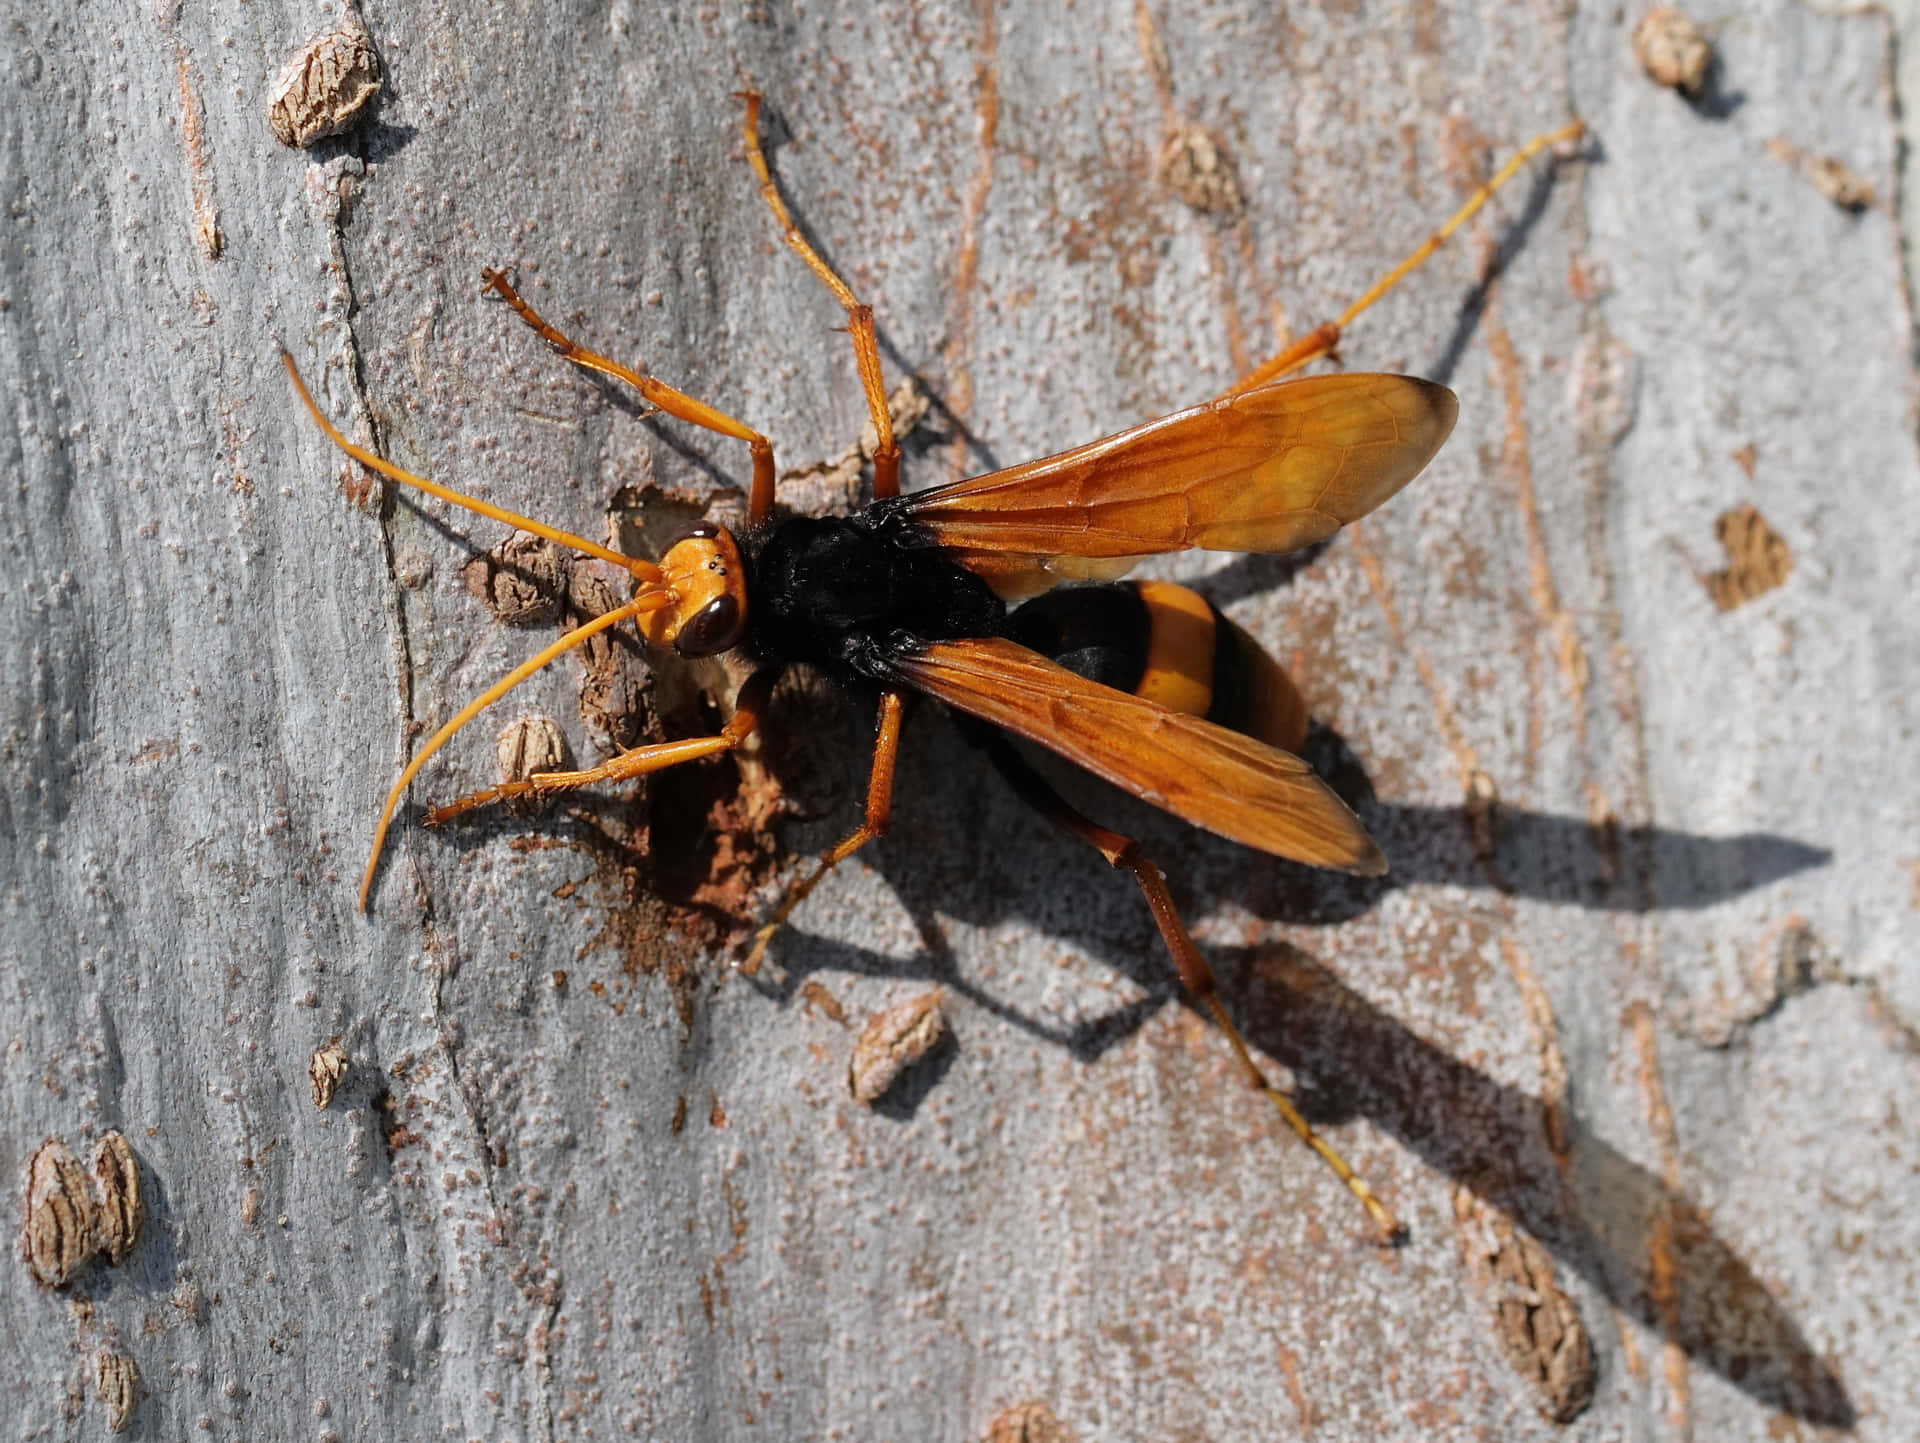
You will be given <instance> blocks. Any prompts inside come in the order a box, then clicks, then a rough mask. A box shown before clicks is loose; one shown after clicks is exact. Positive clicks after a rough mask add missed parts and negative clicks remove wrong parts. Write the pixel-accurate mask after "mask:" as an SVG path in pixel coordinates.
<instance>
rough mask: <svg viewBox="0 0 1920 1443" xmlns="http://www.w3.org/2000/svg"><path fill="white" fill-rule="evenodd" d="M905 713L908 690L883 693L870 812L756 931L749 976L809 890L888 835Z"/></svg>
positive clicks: (869, 789) (749, 957) (869, 786)
mask: <svg viewBox="0 0 1920 1443" xmlns="http://www.w3.org/2000/svg"><path fill="white" fill-rule="evenodd" d="M905 716H906V696H905V695H904V693H901V692H897V691H886V692H882V693H881V694H880V729H879V735H878V736H877V737H876V738H875V740H874V744H873V771H872V772H871V774H870V775H869V776H868V778H867V812H866V816H865V817H864V818H863V819H862V821H861V823H860V825H859V826H857V827H855V828H854V829H853V831H851V832H849V833H848V834H847V835H846V836H845V837H843V838H841V839H840V841H839V843H838V844H837V845H836V846H834V847H833V848H832V849H831V850H829V851H827V852H826V853H824V854H823V855H822V856H821V858H820V862H819V865H818V866H816V867H815V868H814V870H813V871H812V872H811V873H810V874H809V875H807V876H806V877H803V878H802V879H801V880H800V881H798V882H796V883H794V885H793V886H791V887H789V888H788V889H787V893H786V895H785V896H784V897H782V898H781V899H780V905H779V906H777V907H775V908H774V909H773V915H772V916H771V917H769V918H767V922H766V925H765V926H764V927H762V928H761V929H760V930H759V931H758V932H756V933H754V937H753V950H752V951H751V952H749V953H748V954H747V960H746V961H745V962H743V963H741V964H740V970H741V971H742V972H744V973H746V974H747V975H748V976H749V977H751V976H753V974H754V973H756V972H758V971H759V970H760V964H761V963H762V962H764V961H765V960H766V957H767V944H768V943H769V942H771V941H773V939H774V936H775V934H777V933H778V932H779V930H780V929H781V928H782V927H784V926H786V924H787V918H789V917H791V916H792V915H793V912H794V909H795V908H796V907H798V906H799V905H800V904H801V903H802V902H804V901H806V900H807V894H808V893H810V892H811V891H813V889H814V888H815V887H817V886H819V885H820V881H821V879H822V878H823V877H825V876H826V875H827V873H829V872H831V871H832V870H833V869H834V868H835V867H837V866H839V865H840V864H841V863H842V862H844V861H846V860H847V858H849V857H851V856H852V855H853V854H854V853H855V852H857V851H859V850H860V849H861V848H862V847H864V846H866V844H867V843H868V842H871V841H873V840H874V839H875V838H876V837H883V836H885V835H886V832H887V827H888V825H889V824H890V823H891V822H892V821H893V767H894V763H895V762H896V761H897V760H898V759H899V756H900V724H901V721H902V719H903V718H904V717H905Z"/></svg>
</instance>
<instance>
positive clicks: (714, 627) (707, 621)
mask: <svg viewBox="0 0 1920 1443" xmlns="http://www.w3.org/2000/svg"><path fill="white" fill-rule="evenodd" d="M740 622H741V615H740V602H739V600H738V599H737V598H735V597H734V596H732V595H727V596H716V597H715V598H714V599H713V600H712V601H709V602H708V603H707V604H706V605H705V606H703V607H701V608H700V610H699V611H697V612H695V613H694V614H693V615H692V616H691V617H689V618H688V619H687V620H686V621H685V622H684V623H682V625H681V627H680V630H679V632H678V633H677V634H676V635H675V636H674V638H673V649H674V650H675V651H677V652H679V653H680V655H682V656H685V657H695V656H714V655H717V654H718V653H720V652H723V651H731V650H733V648H734V647H736V646H738V645H739V644H740V631H741V626H740Z"/></svg>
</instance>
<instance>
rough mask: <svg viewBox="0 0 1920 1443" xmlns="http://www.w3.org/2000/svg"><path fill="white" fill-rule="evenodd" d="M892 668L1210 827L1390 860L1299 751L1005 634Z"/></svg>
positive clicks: (1348, 865) (1240, 836)
mask: <svg viewBox="0 0 1920 1443" xmlns="http://www.w3.org/2000/svg"><path fill="white" fill-rule="evenodd" d="M889 661H890V664H891V665H892V666H893V668H894V669H895V671H896V672H897V673H898V675H899V677H900V679H901V680H902V681H904V682H906V683H907V684H908V685H910V686H913V687H915V688H917V689H918V690H920V691H924V692H926V693H928V694H929V695H931V696H935V697H938V698H939V699H940V700H941V701H943V702H945V703H946V704H947V705H948V706H951V707H955V708H957V709H958V710H960V711H963V712H966V713H967V714H968V715H969V716H976V717H978V718H980V720H982V721H985V722H991V723H992V724H993V725H994V726H997V727H1002V728H1004V729H1006V730H1007V731H1010V732H1013V733H1015V734H1016V735H1018V736H1023V737H1026V738H1027V739H1028V740H1029V741H1034V742H1038V743H1039V744H1040V745H1041V746H1043V747H1046V748H1048V749H1049V750H1051V751H1055V752H1058V753H1059V754H1060V755H1061V756H1063V757H1065V758H1066V759H1067V760H1068V761H1070V762H1073V763H1075V764H1077V765H1079V766H1082V767H1085V768H1086V769H1087V770H1088V771H1090V772H1092V773H1093V774H1094V775H1095V776H1099V777H1104V778H1105V779H1106V780H1107V781H1110V782H1112V783H1113V784H1114V785H1116V786H1120V787H1124V788H1126V789H1127V790H1128V791H1130V792H1132V793H1133V794H1134V795H1135V796H1136V797H1140V798H1142V799H1143V800H1145V801H1149V802H1152V803H1153V804H1154V805H1155V806H1157V807H1164V808H1165V809H1166V810H1167V811H1169V812H1172V813H1173V814H1174V815H1175V816H1176V817H1180V818H1182V819H1184V820H1186V821H1189V822H1192V823H1193V824H1194V825H1195V826H1196V827H1204V828H1206V829H1207V830H1208V831H1210V832H1217V833H1219V835H1221V836H1223V837H1226V838H1229V839H1230V840H1232V841H1235V842H1241V843H1244V844H1245V845H1247V846H1249V847H1258V848H1259V849H1260V850H1261V851H1263V852H1271V853H1273V854H1274V855H1275V856H1278V857H1288V858H1291V859H1292V860H1294V861H1296V862H1307V863H1311V864H1312V865H1313V866H1316V867H1331V868H1334V869H1335V870H1338V871H1343V872H1357V873H1359V874H1361V875H1363V876H1369V877H1374V876H1379V875H1380V874H1381V873H1382V872H1385V871H1386V870H1387V860H1386V858H1385V857H1383V856H1382V855H1381V854H1380V849H1379V848H1378V847H1376V846H1375V845H1374V843H1373V839H1372V838H1371V837H1369V836H1368V835H1367V832H1366V828H1364V827H1362V826H1361V825H1360V821H1359V819H1358V818H1357V817H1355V816H1354V815H1353V813H1352V812H1350V811H1348V810H1347V807H1346V804H1345V803H1344V802H1342V801H1341V800H1340V799H1339V798H1338V797H1337V796H1335V795H1334V794H1333V791H1332V790H1331V789H1330V788H1329V787H1328V786H1327V784H1326V783H1325V782H1323V781H1321V780H1320V778H1319V777H1318V776H1316V775H1315V774H1314V771H1313V768H1311V767H1309V766H1308V765H1307V764H1306V763H1305V762H1303V761H1301V760H1300V758H1298V757H1296V756H1292V755H1290V754H1288V753H1286V752H1283V751H1279V750H1277V749H1275V748H1273V747H1270V746H1268V745H1267V744H1266V743H1264V742H1257V741H1254V740H1253V739H1252V738H1251V737H1244V736H1241V735H1240V733H1238V732H1235V731H1228V730H1227V729H1226V728H1225V727H1222V726H1216V725H1214V724H1213V723H1212V722H1209V721H1202V720H1201V719H1200V718H1198V717H1191V716H1186V715H1184V714H1182V713H1180V712H1173V711H1168V710H1167V709H1166V708H1165V707H1162V706H1158V705H1156V704H1155V703H1153V702H1150V701H1146V700H1144V699H1142V698H1140V697H1137V696H1130V695H1128V694H1127V693H1125V692H1121V691H1115V690H1114V689H1113V688H1111V687H1105V686H1101V685H1099V684H1098V683H1096V682H1091V681H1088V680H1086V679H1085V678H1084V677H1080V676H1076V675H1075V674H1074V673H1073V672H1070V671H1068V670H1067V669H1066V668H1065V667H1062V666H1056V665H1055V664H1054V663H1053V662H1051V661H1048V660H1047V659H1046V658H1045V657H1044V656H1041V655H1040V654H1039V653H1038V652H1033V651H1028V650H1027V649H1026V648H1025V647H1024V646H1016V645H1015V644H1014V643H1013V642H1010V641H1006V640H1004V639H1002V638H998V637H995V638H988V639H983V640H971V641H941V642H932V643H928V644H926V645H924V646H922V647H921V648H919V649H918V650H916V651H914V652H911V653H908V654H905V655H902V656H899V657H894V658H889Z"/></svg>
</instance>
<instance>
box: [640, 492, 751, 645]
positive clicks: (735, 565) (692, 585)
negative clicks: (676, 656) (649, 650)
mask: <svg viewBox="0 0 1920 1443" xmlns="http://www.w3.org/2000/svg"><path fill="white" fill-rule="evenodd" d="M660 573H661V574H660V581H659V583H658V585H660V586H662V587H664V588H665V589H666V592H667V595H668V596H669V597H670V598H671V600H670V601H669V603H668V604H667V605H666V606H663V607H661V608H660V609H659V610H658V611H644V612H642V613H640V615H639V616H637V617H636V618H635V619H634V624H635V625H636V626H638V627H639V628H640V634H641V635H642V636H644V637H646V639H647V640H648V641H650V642H652V643H653V644H654V645H655V646H671V647H672V648H673V649H674V650H675V651H677V652H679V653H680V655H682V656H713V655H715V654H716V653H718V652H722V651H730V650H732V649H733V648H734V647H736V646H738V645H739V644H740V638H741V637H743V636H744V635H746V630H747V568H746V565H745V564H744V563H743V562H742V561H741V559H740V548H739V546H738V545H737V544H735V542H734V539H733V533H732V532H730V531H728V530H727V528H726V527H724V526H718V525H715V524H714V523H713V522H711V521H696V522H694V523H693V524H692V525H691V526H689V527H687V528H686V529H685V530H684V531H682V532H681V533H680V535H679V536H678V537H677V538H676V539H675V541H674V543H673V544H672V545H671V546H669V547H668V548H667V554H666V555H665V556H663V557H661V558H660Z"/></svg>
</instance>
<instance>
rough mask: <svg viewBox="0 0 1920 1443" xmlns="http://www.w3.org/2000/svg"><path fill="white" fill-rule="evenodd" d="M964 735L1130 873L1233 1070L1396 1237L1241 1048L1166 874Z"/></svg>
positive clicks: (1003, 756) (985, 742)
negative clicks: (1229, 1054) (1215, 1027)
mask: <svg viewBox="0 0 1920 1443" xmlns="http://www.w3.org/2000/svg"><path fill="white" fill-rule="evenodd" d="M968 734H969V736H970V737H971V738H972V739H973V740H974V741H975V742H977V743H979V745H980V746H981V747H983V748H984V749H985V751H986V753H987V757H988V760H990V761H991V762H992V763H993V765H994V769H995V770H997V771H998V772H999V773H1000V775H1001V776H1003V777H1005V778H1006V779H1007V782H1008V783H1009V784H1010V785H1011V786H1012V787H1013V789H1014V791H1016V792H1018V793H1019V794H1020V797H1021V799H1022V800H1023V801H1025V802H1026V803H1027V804H1028V805H1030V806H1032V807H1033V808H1034V809H1035V810H1036V811H1038V812H1039V813H1040V814H1041V815H1042V816H1044V817H1046V818H1048V819H1049V820H1050V821H1052V822H1054V823H1056V824H1057V825H1059V826H1060V827H1061V828H1062V829H1064V830H1065V831H1067V832H1070V833H1071V834H1072V835H1074V836H1076V837H1078V838H1079V839H1080V840H1081V841H1083V842H1085V843H1087V845H1089V846H1091V847H1092V848H1094V850H1096V851H1097V852H1099V853H1100V855H1101V856H1103V857H1105V858H1106V859H1107V861H1108V862H1109V863H1110V864H1111V865H1113V866H1114V867H1116V868H1118V869H1119V870H1121V871H1123V872H1127V873H1129V874H1131V875H1132V877H1133V880H1134V881H1135V882H1137V883H1138V884H1139V886H1140V891H1141V893H1142V894H1143V895H1144V896H1145V897H1146V901H1147V907H1148V909H1149V910H1150V911H1152V913H1153V920H1154V923H1155V925H1156V926H1158V927H1159V929H1160V936H1161V939H1162V940H1163V941H1164V942H1165V943H1166V944H1167V951H1168V952H1169V953H1171V954H1172V956H1173V965H1174V967H1175V968H1176V969H1178V971H1179V973H1180V981H1181V983H1182V985H1184V986H1185V987H1186V989H1187V992H1188V993H1189V994H1190V995H1191V996H1192V997H1193V998H1194V999H1195V1000H1196V1001H1198V1002H1200V1003H1202V1004H1203V1005H1204V1006H1205V1007H1206V1009H1207V1011H1208V1012H1210V1013H1211V1014H1212V1015H1213V1020H1214V1021H1215V1022H1216V1023H1218V1024H1219V1027H1220V1030H1221V1031H1222V1032H1223V1033H1225V1034H1226V1038H1227V1044H1228V1045H1229V1046H1230V1047H1232V1049H1233V1055H1234V1057H1235V1058H1236V1059H1238V1061H1239V1063H1240V1068H1241V1071H1242V1072H1244V1073H1245V1074H1246V1077H1247V1082H1248V1084H1249V1085H1250V1086H1251V1087H1252V1088H1253V1089H1254V1090H1255V1091H1256V1092H1260V1093H1263V1094H1264V1095H1265V1096H1266V1098H1267V1100H1268V1101H1270V1102H1271V1103H1273V1105H1274V1107H1275V1108H1277V1109H1278V1110H1279V1113H1280V1115H1281V1117H1283V1118H1284V1119H1286V1123H1287V1126H1289V1127H1290V1128H1292V1129H1293V1131H1294V1133H1295V1134H1296V1135H1297V1136H1298V1137H1299V1139H1300V1140H1301V1141H1302V1142H1304V1143H1305V1144H1306V1145H1307V1146H1308V1147H1310V1148H1312V1149H1313V1150H1314V1151H1315V1152H1316V1153H1318V1154H1319V1155H1320V1158H1321V1160H1322V1161H1323V1162H1325V1163H1326V1164H1327V1166H1328V1167H1330V1168H1332V1169H1333V1171H1334V1174H1335V1175H1336V1176H1337V1177H1338V1178H1339V1179H1340V1181H1341V1182H1343V1183H1345V1184H1346V1185H1347V1188H1348V1190H1349V1191H1350V1192H1352V1193H1353V1195H1354V1196H1355V1197H1357V1198H1358V1199H1359V1200H1360V1204H1361V1206H1363V1207H1364V1208H1366V1210H1367V1214H1368V1216H1369V1217H1371V1218H1372V1219H1373V1223H1374V1226H1375V1227H1376V1228H1378V1229H1379V1232H1380V1239H1381V1241H1382V1242H1384V1243H1389V1244H1391V1243H1395V1242H1398V1241H1399V1239H1400V1237H1401V1234H1402V1228H1401V1225H1400V1220H1399V1219H1398V1218H1396V1217H1395V1216H1394V1215H1393V1212H1392V1210H1391V1209H1389V1208H1388V1207H1387V1205H1386V1204H1385V1203H1383V1202H1382V1201H1380V1199H1379V1197H1378V1196H1376V1195H1375V1193H1374V1191H1373V1189H1372V1188H1370V1187H1368V1186H1367V1183H1366V1180H1365V1179H1364V1178H1362V1177H1361V1176H1360V1175H1359V1174H1358V1173H1356V1172H1355V1171H1354V1170H1353V1168H1352V1167H1351V1166H1350V1165H1349V1164H1348V1162H1347V1160H1346V1159H1345V1158H1343V1157H1342V1156H1340V1154H1339V1153H1338V1152H1335V1151H1334V1149H1333V1145H1332V1144H1331V1143H1329V1142H1328V1141H1327V1140H1326V1139H1325V1138H1323V1137H1321V1136H1320V1134H1319V1133H1317V1132H1315V1131H1314V1129H1313V1124H1311V1123H1310V1122H1308V1121H1307V1120H1306V1118H1305V1117H1304V1116H1302V1115H1301V1112H1300V1109H1299V1108H1297V1107H1295V1106H1294V1105H1293V1099H1292V1098H1290V1097H1288V1096H1287V1095H1286V1093H1284V1092H1282V1091H1281V1090H1280V1089H1279V1088H1277V1087H1275V1086H1274V1085H1273V1083H1272V1082H1271V1081H1269V1080H1268V1078H1267V1074H1266V1073H1265V1072H1264V1071H1263V1070H1262V1069H1261V1067H1260V1064H1259V1063H1258V1062H1256V1061H1254V1058H1253V1053H1252V1052H1251V1051H1250V1050H1249V1049H1248V1047H1247V1044H1246V1041H1245V1039H1243V1038H1242V1037H1241V1035H1240V1029H1239V1028H1238V1027H1236V1026H1234V1024H1233V1019H1232V1017H1230V1016H1229V1015H1228V1013H1227V1008H1226V1004H1225V1003H1224V1002H1222V1001H1221V999H1220V989H1219V987H1218V986H1217V985H1216V984H1215V982H1214V977H1213V969H1212V968H1211V967H1209V966H1208V965H1207V960H1206V958H1204V957H1202V956H1201V955H1200V949H1199V948H1198V947H1197V946H1195V945H1194V941H1193V937H1192V935H1191V934H1190V933H1188V931H1187V927H1186V924H1185V923H1184V922H1182V921H1181V920H1180V913H1179V911H1178V910H1177V909H1176V908H1175V907H1174V905H1173V897H1172V896H1171V894H1169V893H1168V891H1167V881H1166V878H1165V877H1164V876H1162V875H1161V872H1160V869H1159V868H1158V867H1156V866H1155V865H1154V864H1153V862H1152V861H1151V860H1150V859H1149V858H1148V857H1147V856H1146V855H1145V854H1144V853H1142V852H1141V850H1140V846H1139V843H1137V842H1135V841H1134V840H1133V838H1131V837H1123V836H1121V835H1120V833H1118V832H1111V831H1108V830H1107V829H1106V828H1105V827H1102V826H1100V825H1099V824H1098V823H1096V822H1093V821H1090V820H1088V819H1087V818H1086V817H1084V816H1082V815H1081V814H1080V812H1079V811H1077V810H1076V809H1075V808H1074V807H1073V806H1072V805H1071V804H1070V803H1069V802H1068V801H1067V800H1066V798H1064V797H1062V796H1061V795H1060V794H1059V793H1058V792H1057V791H1055V790H1054V789H1053V787H1052V785H1051V784H1050V783H1049V782H1048V781H1047V780H1046V779H1045V778H1044V777H1042V776H1041V775H1040V774H1039V773H1038V772H1036V771H1035V770H1034V769H1033V768H1032V766H1030V765H1029V764H1028V762H1027V759H1026V758H1025V757H1023V756H1021V755H1020V753H1019V752H1018V751H1016V750H1014V747H1013V745H1012V743H1010V742H1009V741H1008V740H1007V739H1006V738H1005V737H1004V736H1003V735H1001V734H1000V733H999V732H998V731H995V730H993V729H991V728H988V727H981V728H978V729H975V728H971V727H970V728H968Z"/></svg>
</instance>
